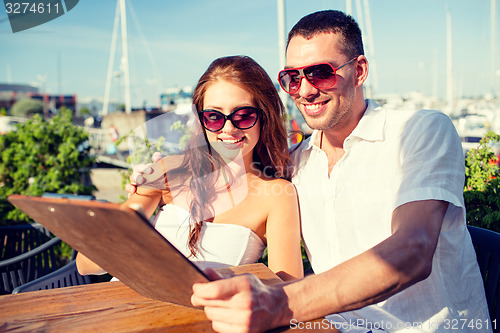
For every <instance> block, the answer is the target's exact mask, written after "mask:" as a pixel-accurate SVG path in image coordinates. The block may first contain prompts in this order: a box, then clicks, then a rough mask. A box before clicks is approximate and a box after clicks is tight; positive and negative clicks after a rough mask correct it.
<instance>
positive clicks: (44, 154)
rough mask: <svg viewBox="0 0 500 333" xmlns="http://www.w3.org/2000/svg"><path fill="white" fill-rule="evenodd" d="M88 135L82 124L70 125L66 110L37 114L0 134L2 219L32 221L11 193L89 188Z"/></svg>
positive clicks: (88, 190)
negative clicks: (44, 115) (46, 117)
mask: <svg viewBox="0 0 500 333" xmlns="http://www.w3.org/2000/svg"><path fill="white" fill-rule="evenodd" d="M87 140H88V134H87V133H86V132H85V131H84V129H83V128H80V127H77V126H75V125H73V123H72V119H71V111H69V110H62V111H61V112H60V114H58V115H57V116H55V117H54V118H52V120H51V121H44V120H43V119H42V117H41V116H40V115H35V116H34V117H33V118H32V119H30V120H28V121H26V122H25V123H20V124H17V125H16V130H15V131H11V132H9V133H7V134H6V135H3V136H0V225H7V224H9V225H11V224H21V223H26V222H31V220H30V218H29V217H28V216H27V215H26V214H24V213H22V212H21V211H19V210H18V209H17V208H15V207H14V206H12V205H11V204H10V203H9V202H8V201H7V197H8V196H9V195H11V194H25V195H33V196H40V195H42V194H43V193H45V192H53V193H71V194H93V191H95V190H96V188H95V186H93V185H92V184H91V182H89V181H86V180H89V179H90V168H91V167H92V166H93V165H94V162H95V157H93V156H91V155H90V146H89V145H88V141H87Z"/></svg>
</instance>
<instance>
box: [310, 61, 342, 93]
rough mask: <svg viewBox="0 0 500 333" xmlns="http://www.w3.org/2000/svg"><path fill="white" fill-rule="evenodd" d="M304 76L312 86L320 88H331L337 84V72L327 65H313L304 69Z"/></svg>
mask: <svg viewBox="0 0 500 333" xmlns="http://www.w3.org/2000/svg"><path fill="white" fill-rule="evenodd" d="M304 74H305V75H306V78H307V80H308V81H309V82H311V84H312V85H314V86H316V87H318V88H329V87H331V86H333V85H334V84H335V72H334V70H333V68H332V67H331V66H328V65H327V64H319V65H313V66H310V67H307V68H304Z"/></svg>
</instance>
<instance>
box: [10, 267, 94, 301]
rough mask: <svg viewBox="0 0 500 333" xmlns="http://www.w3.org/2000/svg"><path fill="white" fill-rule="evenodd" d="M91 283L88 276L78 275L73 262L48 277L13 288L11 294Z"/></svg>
mask: <svg viewBox="0 0 500 333" xmlns="http://www.w3.org/2000/svg"><path fill="white" fill-rule="evenodd" d="M92 282H93V281H92V279H91V277H90V276H83V275H80V273H78V270H77V268H76V261H74V260H73V261H71V262H70V263H69V264H67V265H65V266H63V267H61V268H59V269H58V270H56V271H54V272H52V273H50V274H48V275H45V276H42V277H41V278H38V279H36V280H33V281H31V282H28V283H26V284H23V285H21V286H19V287H17V288H15V289H14V290H13V291H12V293H13V294H17V293H24V292H27V291H37V290H45V289H56V288H63V287H71V286H79V285H82V284H89V283H92Z"/></svg>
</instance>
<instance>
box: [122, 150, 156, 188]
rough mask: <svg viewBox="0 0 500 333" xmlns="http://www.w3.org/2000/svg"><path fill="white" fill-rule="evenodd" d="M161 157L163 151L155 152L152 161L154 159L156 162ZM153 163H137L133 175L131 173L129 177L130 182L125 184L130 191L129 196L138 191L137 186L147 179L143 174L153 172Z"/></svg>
mask: <svg viewBox="0 0 500 333" xmlns="http://www.w3.org/2000/svg"><path fill="white" fill-rule="evenodd" d="M161 159H162V156H161V153H159V152H155V153H154V154H153V156H151V161H153V163H156V162H158V161H159V160H161ZM153 163H149V164H137V165H136V166H135V167H134V169H133V171H132V175H130V178H129V179H130V184H127V185H125V190H126V191H127V192H128V197H129V198H130V196H131V195H132V194H134V193H135V192H136V191H137V186H140V185H142V184H143V183H144V182H145V181H146V178H144V176H143V175H150V174H152V173H153V168H152V167H151V165H152V164H153Z"/></svg>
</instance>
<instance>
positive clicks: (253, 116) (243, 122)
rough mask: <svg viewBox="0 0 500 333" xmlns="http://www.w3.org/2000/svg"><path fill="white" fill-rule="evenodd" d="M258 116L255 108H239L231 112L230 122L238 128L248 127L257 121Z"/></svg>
mask: <svg viewBox="0 0 500 333" xmlns="http://www.w3.org/2000/svg"><path fill="white" fill-rule="evenodd" d="M258 116H259V114H258V111H257V110H256V109H251V108H245V109H240V110H238V111H236V112H234V113H232V114H231V122H232V123H233V125H234V126H235V127H237V128H239V129H249V128H251V127H253V126H254V125H255V124H256V123H257V118H258Z"/></svg>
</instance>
